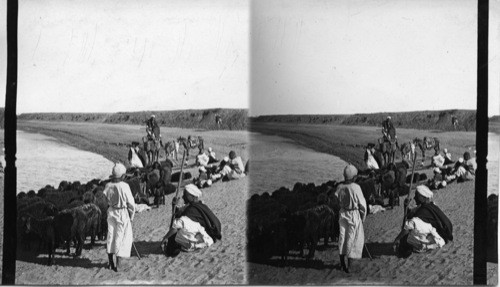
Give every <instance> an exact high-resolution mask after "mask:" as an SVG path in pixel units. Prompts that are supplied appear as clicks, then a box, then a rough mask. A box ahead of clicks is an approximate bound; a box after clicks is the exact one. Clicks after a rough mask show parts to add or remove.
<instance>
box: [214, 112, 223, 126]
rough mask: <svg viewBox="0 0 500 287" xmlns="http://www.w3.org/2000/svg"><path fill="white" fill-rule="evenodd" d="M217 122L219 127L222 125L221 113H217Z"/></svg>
mask: <svg viewBox="0 0 500 287" xmlns="http://www.w3.org/2000/svg"><path fill="white" fill-rule="evenodd" d="M215 124H216V125H217V127H218V128H220V126H221V125H222V117H221V116H220V115H219V114H215Z"/></svg>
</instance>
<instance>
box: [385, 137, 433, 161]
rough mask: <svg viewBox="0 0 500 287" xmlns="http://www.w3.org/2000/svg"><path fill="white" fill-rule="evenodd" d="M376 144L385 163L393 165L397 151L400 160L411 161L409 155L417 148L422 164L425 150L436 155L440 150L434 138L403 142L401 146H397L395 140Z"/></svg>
mask: <svg viewBox="0 0 500 287" xmlns="http://www.w3.org/2000/svg"><path fill="white" fill-rule="evenodd" d="M378 144H379V148H378V149H379V151H380V152H381V153H382V155H383V157H384V161H385V162H386V163H391V162H392V163H394V161H395V156H396V152H397V151H399V152H401V158H402V159H403V160H410V159H412V156H411V154H413V153H415V149H416V148H417V147H418V149H419V150H420V152H421V154H422V158H421V163H422V164H423V162H424V161H425V152H426V151H427V150H431V149H433V150H434V152H435V153H438V152H439V150H440V147H439V139H438V138H436V137H424V138H414V139H413V140H410V141H407V142H404V143H402V144H401V145H399V143H398V140H397V139H395V140H394V141H393V142H391V141H384V140H383V139H379V140H378ZM412 146H413V148H412ZM415 159H416V158H415Z"/></svg>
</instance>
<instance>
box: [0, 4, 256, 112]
mask: <svg viewBox="0 0 500 287" xmlns="http://www.w3.org/2000/svg"><path fill="white" fill-rule="evenodd" d="M5 2H6V1H2V4H1V5H2V7H1V8H0V9H1V10H0V11H2V12H1V14H2V18H0V21H2V23H5V17H6V16H5V11H6V4H5ZM248 17H249V5H248V1H247V0H210V1H201V0H169V1H162V0H147V1H140V0H106V1H101V0H72V1H67V0H19V28H18V29H19V32H18V36H19V38H18V41H19V43H18V44H19V51H18V53H19V61H18V71H19V73H18V81H19V83H18V94H17V95H18V97H17V111H16V112H17V113H18V114H19V113H29V112H117V111H142V110H177V109H206V108H219V107H220V108H239V109H241V108H243V109H248V107H249V97H248V91H249V81H248V79H249V75H248V66H249V51H248V49H249V38H248V34H249V19H248ZM0 35H1V41H2V42H1V43H2V44H3V45H1V46H2V50H0V53H2V55H5V54H6V50H5V47H4V46H5V31H4V30H3V31H2V32H1V34H0ZM5 61H6V59H5V58H4V57H1V62H0V64H1V65H0V66H3V67H6V63H5ZM2 73H3V74H2ZM2 73H0V79H1V80H2V81H3V85H2V86H3V87H5V71H4V70H2ZM0 100H1V102H3V103H4V102H5V95H2V97H1V98H0ZM2 106H4V105H2Z"/></svg>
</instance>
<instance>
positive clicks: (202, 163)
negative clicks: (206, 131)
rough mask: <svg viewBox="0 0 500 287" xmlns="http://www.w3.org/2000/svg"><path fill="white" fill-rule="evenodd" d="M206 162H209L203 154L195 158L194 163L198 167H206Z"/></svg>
mask: <svg viewBox="0 0 500 287" xmlns="http://www.w3.org/2000/svg"><path fill="white" fill-rule="evenodd" d="M208 160H209V158H208V155H206V154H205V153H202V154H199V155H197V156H196V163H197V164H198V165H200V166H207V165H208Z"/></svg>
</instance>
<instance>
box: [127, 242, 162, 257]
mask: <svg viewBox="0 0 500 287" xmlns="http://www.w3.org/2000/svg"><path fill="white" fill-rule="evenodd" d="M134 244H135V247H136V248H137V251H139V254H140V256H141V257H144V256H147V255H150V254H153V255H163V251H162V250H161V246H160V244H161V241H135V242H134ZM131 255H132V256H137V254H136V253H135V250H134V247H133V246H132V253H131Z"/></svg>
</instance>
